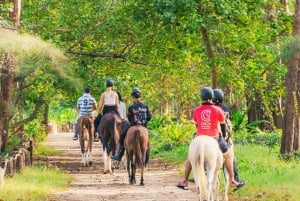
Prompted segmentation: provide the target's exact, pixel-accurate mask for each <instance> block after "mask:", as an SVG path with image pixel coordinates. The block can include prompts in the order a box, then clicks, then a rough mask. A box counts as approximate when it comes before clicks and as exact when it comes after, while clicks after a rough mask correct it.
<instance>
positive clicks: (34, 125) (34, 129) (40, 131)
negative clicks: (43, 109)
mask: <svg viewBox="0 0 300 201" xmlns="http://www.w3.org/2000/svg"><path fill="white" fill-rule="evenodd" d="M25 135H26V137H27V138H28V139H29V138H32V139H34V141H35V142H42V141H44V140H45V138H46V137H47V133H46V128H45V125H43V126H41V122H40V120H39V119H35V120H33V121H31V122H29V123H28V124H26V125H25Z"/></svg>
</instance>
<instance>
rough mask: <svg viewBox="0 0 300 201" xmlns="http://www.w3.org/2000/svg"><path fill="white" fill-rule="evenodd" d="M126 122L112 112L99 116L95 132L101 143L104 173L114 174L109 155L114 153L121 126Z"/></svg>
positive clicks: (126, 122)
mask: <svg viewBox="0 0 300 201" xmlns="http://www.w3.org/2000/svg"><path fill="white" fill-rule="evenodd" d="M128 124H129V123H128V121H125V120H122V119H121V118H120V116H119V115H118V114H116V113H114V112H108V113H106V114H104V115H103V116H102V117H101V120H100V124H99V126H98V128H97V132H98V133H99V138H100V141H101V143H102V149H103V154H102V157H103V162H104V174H108V173H109V174H114V172H113V169H112V160H111V156H113V155H115V153H116V151H117V149H118V146H119V139H120V134H121V132H122V130H123V129H124V128H123V126H124V125H128Z"/></svg>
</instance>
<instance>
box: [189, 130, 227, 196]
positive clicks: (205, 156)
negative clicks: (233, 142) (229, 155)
mask: <svg viewBox="0 0 300 201" xmlns="http://www.w3.org/2000/svg"><path fill="white" fill-rule="evenodd" d="M188 159H189V161H190V163H191V165H192V170H193V174H194V178H195V182H196V185H197V187H198V193H199V200H203V198H204V200H207V201H213V200H215V199H216V200H218V183H219V174H220V171H221V168H222V165H223V154H222V152H221V150H220V148H219V144H218V142H217V140H216V139H214V138H213V137H210V136H206V135H200V136H197V137H195V138H194V139H193V140H192V142H191V144H190V146H189V152H188Z"/></svg>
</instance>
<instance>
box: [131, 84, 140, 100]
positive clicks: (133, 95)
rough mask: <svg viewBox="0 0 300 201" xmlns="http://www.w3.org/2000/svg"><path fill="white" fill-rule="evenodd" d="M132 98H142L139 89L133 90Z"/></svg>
mask: <svg viewBox="0 0 300 201" xmlns="http://www.w3.org/2000/svg"><path fill="white" fill-rule="evenodd" d="M131 96H132V97H134V98H139V97H141V91H140V89H139V88H137V87H135V88H133V89H132V91H131Z"/></svg>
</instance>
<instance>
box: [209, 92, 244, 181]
mask: <svg viewBox="0 0 300 201" xmlns="http://www.w3.org/2000/svg"><path fill="white" fill-rule="evenodd" d="M213 102H214V104H215V105H216V106H219V107H220V108H222V110H223V111H224V114H225V116H226V118H227V120H226V123H227V124H229V125H227V126H230V127H231V121H230V120H231V115H230V110H229V107H228V106H227V105H225V104H224V93H223V91H222V90H221V89H214V98H213ZM227 134H228V138H229V139H227V141H228V144H229V146H231V145H232V144H231V143H232V139H231V130H230V131H227ZM233 172H234V179H235V180H236V181H238V182H239V183H240V185H239V186H240V187H242V186H243V185H245V181H244V180H243V179H241V178H239V171H238V167H237V162H236V157H235V156H234V158H233Z"/></svg>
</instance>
